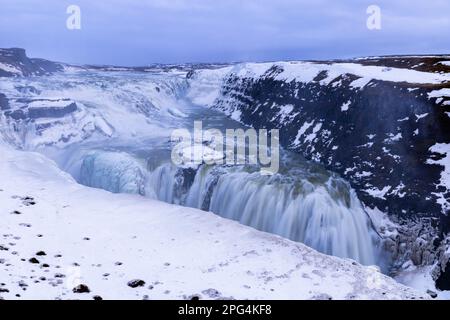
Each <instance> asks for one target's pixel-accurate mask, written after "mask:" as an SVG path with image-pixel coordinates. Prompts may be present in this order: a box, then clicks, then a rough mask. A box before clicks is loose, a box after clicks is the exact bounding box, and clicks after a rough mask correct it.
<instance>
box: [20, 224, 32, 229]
mask: <svg viewBox="0 0 450 320" xmlns="http://www.w3.org/2000/svg"><path fill="white" fill-rule="evenodd" d="M19 226H21V227H27V228H31V224H30V223H20V224H19Z"/></svg>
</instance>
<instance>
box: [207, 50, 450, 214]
mask: <svg viewBox="0 0 450 320" xmlns="http://www.w3.org/2000/svg"><path fill="white" fill-rule="evenodd" d="M409 60H411V61H409ZM448 60H450V57H433V58H418V57H412V58H408V57H405V58H384V59H376V60H370V59H369V60H357V61H352V63H347V62H346V63H343V62H339V63H322V64H319V63H276V64H271V65H270V64H253V65H248V66H244V67H243V68H241V69H238V70H236V71H235V72H231V73H230V74H229V75H228V76H227V77H226V79H225V83H224V85H223V87H222V92H221V96H220V98H219V99H218V100H216V103H215V104H214V107H215V108H217V109H220V110H223V111H224V112H225V113H227V114H228V115H230V116H231V117H233V118H235V119H237V120H239V121H241V122H243V123H245V124H247V125H250V126H253V127H255V128H269V129H270V128H278V129H280V139H281V144H282V145H283V146H284V147H286V148H288V149H291V150H294V151H297V152H300V153H302V154H303V155H305V156H306V157H307V158H309V159H311V160H314V161H316V162H320V163H322V164H324V165H325V166H326V167H327V168H329V169H331V170H333V171H336V172H338V173H340V174H341V175H343V176H344V177H345V178H346V179H348V180H349V181H350V182H351V183H352V186H353V187H354V188H355V189H356V190H357V192H358V195H359V197H360V198H361V199H362V200H363V201H364V203H366V204H367V205H369V206H371V207H375V206H376V207H378V208H379V209H381V210H383V211H386V212H389V213H390V214H395V215H396V216H398V217H404V218H407V219H408V218H411V217H415V216H418V215H419V216H429V217H430V216H431V217H439V215H440V214H441V213H442V212H444V211H445V210H446V208H448V206H449V199H450V190H449V186H448V185H446V184H445V181H444V173H445V172H446V171H445V163H444V161H443V159H445V156H446V151H447V149H448V145H449V143H450V132H449V130H448V128H450V113H449V111H450V76H449V74H448V73H445V72H448V71H450V70H449V67H448V66H447V65H446V64H440V62H442V61H448ZM415 64H420V69H421V70H428V71H430V70H431V71H432V72H423V71H417V70H414V68H411V69H403V68H407V67H410V66H411V65H415ZM386 66H396V67H397V68H391V67H386ZM418 68H419V67H418ZM416 69H417V68H416ZM447 170H448V169H447Z"/></svg>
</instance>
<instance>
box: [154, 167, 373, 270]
mask: <svg viewBox="0 0 450 320" xmlns="http://www.w3.org/2000/svg"><path fill="white" fill-rule="evenodd" d="M189 171H190V170H188V169H181V168H178V169H177V168H173V167H172V166H171V165H169V164H167V165H163V166H161V167H158V168H157V169H155V170H154V171H153V172H152V173H151V174H150V178H149V183H148V184H147V189H153V190H154V193H155V194H156V197H157V198H158V199H160V200H163V201H166V202H169V203H176V204H181V205H185V206H189V207H193V208H199V209H202V210H207V211H211V212H214V213H216V214H218V215H220V216H222V217H224V218H228V219H233V220H236V221H239V222H240V223H242V224H245V225H248V226H251V227H254V228H256V229H258V230H261V231H265V232H270V233H274V234H278V235H280V236H283V237H286V238H289V239H291V240H294V241H298V242H302V243H305V244H306V245H308V246H310V247H312V248H314V249H316V250H318V251H321V252H323V253H326V254H330V255H335V256H339V257H343V258H352V259H354V260H357V261H359V262H361V263H363V264H366V265H371V264H375V252H374V240H373V238H372V237H373V236H374V234H373V231H372V229H371V226H370V220H369V219H368V217H367V215H366V213H365V211H364V209H363V207H362V205H361V203H360V201H359V199H358V198H357V196H356V193H355V191H354V190H353V189H351V188H350V186H349V185H348V183H347V182H345V181H344V180H342V179H340V178H338V177H334V176H330V177H329V179H328V181H327V182H326V183H325V184H317V183H316V184H315V183H313V182H310V181H309V180H308V179H305V178H298V179H295V177H294V178H293V177H283V176H282V175H280V174H278V175H274V176H263V175H260V174H259V173H258V172H256V171H255V172H252V171H251V170H248V169H246V168H242V167H210V166H206V165H203V166H200V167H199V169H198V170H196V172H195V175H194V177H192V172H191V174H187V172H189ZM191 171H192V169H191Z"/></svg>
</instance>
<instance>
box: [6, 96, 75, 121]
mask: <svg viewBox="0 0 450 320" xmlns="http://www.w3.org/2000/svg"><path fill="white" fill-rule="evenodd" d="M16 102H18V103H19V105H21V107H20V109H15V110H7V111H5V115H6V116H7V117H10V118H13V119H14V120H24V119H29V120H33V119H39V118H62V117H65V116H66V115H68V114H70V113H73V112H75V111H77V104H76V103H75V102H73V101H71V100H69V99H59V100H58V99H21V100H20V101H16Z"/></svg>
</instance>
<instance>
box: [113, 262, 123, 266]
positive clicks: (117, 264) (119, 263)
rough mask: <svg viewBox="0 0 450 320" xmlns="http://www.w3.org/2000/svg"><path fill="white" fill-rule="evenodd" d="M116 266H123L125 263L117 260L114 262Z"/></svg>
mask: <svg viewBox="0 0 450 320" xmlns="http://www.w3.org/2000/svg"><path fill="white" fill-rule="evenodd" d="M114 264H115V265H116V266H121V265H122V264H123V263H122V262H120V261H117V262H116V263H114Z"/></svg>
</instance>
